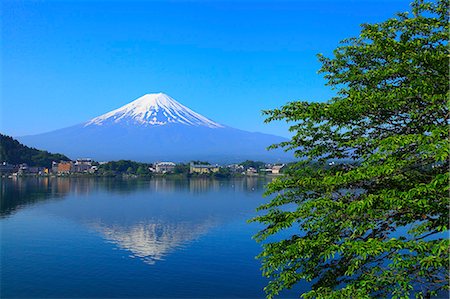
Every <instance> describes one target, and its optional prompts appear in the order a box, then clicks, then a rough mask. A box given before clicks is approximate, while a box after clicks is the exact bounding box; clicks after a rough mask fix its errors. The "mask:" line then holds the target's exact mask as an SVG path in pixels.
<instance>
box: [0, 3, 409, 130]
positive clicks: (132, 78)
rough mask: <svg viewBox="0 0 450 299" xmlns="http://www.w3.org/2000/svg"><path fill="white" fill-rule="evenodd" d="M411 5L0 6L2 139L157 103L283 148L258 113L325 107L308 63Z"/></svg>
mask: <svg viewBox="0 0 450 299" xmlns="http://www.w3.org/2000/svg"><path fill="white" fill-rule="evenodd" d="M409 2H410V1H405V0H384V1H375V0H371V1H368V0H367V1H364V0H360V1H358V0H353V1H349V0H343V1H324V0H310V1H284V2H280V1H265V2H260V1H249V0H248V1H185V2H180V1H166V2H156V1H135V2H129V1H95V2H92V1H8V0H6V1H2V4H1V22H2V24H1V28H2V32H1V38H0V41H1V44H0V46H1V106H0V112H1V115H0V132H1V133H5V134H8V135H13V136H20V135H27V134H35V133H41V132H45V131H50V130H54V129H58V128H62V127H67V126H71V125H74V124H78V123H81V122H84V121H86V120H89V119H90V118H92V117H95V116H97V115H100V114H102V113H105V112H108V111H110V110H112V109H115V108H118V107H120V106H122V105H124V104H126V103H128V102H130V101H132V100H134V99H136V98H137V97H139V96H141V95H143V94H145V93H150V92H165V93H167V94H169V95H170V96H172V97H173V98H175V99H176V100H178V101H179V102H181V103H182V104H184V105H186V106H188V107H190V108H191V109H193V110H195V111H197V112H199V113H201V114H203V115H205V116H207V117H209V118H211V119H213V120H215V121H217V122H220V123H223V124H226V125H229V126H233V127H236V128H240V129H245V130H249V131H260V132H266V133H273V134H277V135H282V136H289V133H288V132H287V126H286V125H284V124H280V123H274V124H269V125H267V124H264V123H263V120H264V118H263V117H262V116H261V110H262V109H271V108H275V107H279V106H281V105H283V104H284V103H286V102H288V101H293V100H298V99H302V100H308V101H326V100H328V99H329V98H330V97H331V96H332V95H333V91H332V90H330V88H329V87H326V86H324V83H325V81H324V80H323V78H322V76H321V75H318V74H317V70H318V69H319V67H320V64H319V63H318V61H317V58H316V54H317V53H324V54H326V55H330V54H331V53H332V50H333V49H334V48H335V47H336V46H337V45H338V42H339V41H340V40H342V39H344V38H347V37H351V36H356V35H357V34H358V33H359V31H360V26H359V25H360V24H361V23H373V22H379V21H383V20H385V19H387V18H389V17H391V16H393V15H394V13H395V12H398V11H407V10H409Z"/></svg>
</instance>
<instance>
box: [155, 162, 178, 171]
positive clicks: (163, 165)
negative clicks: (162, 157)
mask: <svg viewBox="0 0 450 299" xmlns="http://www.w3.org/2000/svg"><path fill="white" fill-rule="evenodd" d="M174 169H175V163H173V162H158V163H156V164H155V170H156V172H157V173H167V172H172V171H173V170H174Z"/></svg>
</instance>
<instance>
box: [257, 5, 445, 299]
mask: <svg viewBox="0 0 450 299" xmlns="http://www.w3.org/2000/svg"><path fill="white" fill-rule="evenodd" d="M448 11H449V1H448V0H443V1H435V2H422V1H415V2H414V3H413V4H412V12H410V13H401V14H398V15H397V16H396V17H395V18H392V19H389V20H387V21H385V22H382V23H379V24H365V25H363V26H362V31H361V34H360V36H359V37H356V38H350V39H347V40H345V41H344V42H342V44H341V45H340V46H339V47H338V48H337V49H336V50H335V51H334V57H333V58H326V57H323V56H319V59H320V61H321V62H322V68H321V70H320V71H321V72H322V73H324V74H325V78H326V79H327V80H328V85H330V86H333V87H334V88H336V89H337V91H338V93H337V96H336V97H335V98H333V99H331V100H330V101H328V102H326V103H312V102H307V101H301V102H292V103H289V104H287V105H285V106H283V107H281V108H280V109H275V110H272V111H267V112H266V114H267V115H268V119H267V121H274V120H285V121H288V122H291V123H294V124H293V125H292V126H291V131H292V132H293V133H295V136H294V137H293V138H292V140H290V141H288V142H284V143H282V144H281V145H278V146H281V147H285V148H289V149H293V150H296V156H297V157H298V158H299V161H300V162H298V163H296V164H295V165H293V166H291V167H290V169H289V170H288V171H287V173H286V175H285V176H283V177H281V178H278V179H276V180H275V181H273V182H272V183H270V184H269V185H268V189H267V194H273V195H274V198H273V199H272V200H271V201H270V202H269V203H268V204H265V205H263V206H261V207H260V211H264V214H262V215H260V216H257V217H255V218H254V219H253V221H258V222H261V223H263V224H264V225H265V228H264V229H263V230H261V231H260V232H259V233H258V234H257V235H256V239H257V240H258V241H261V242H262V241H264V240H266V241H265V243H264V244H263V248H264V249H263V252H262V253H261V254H260V255H259V258H260V259H261V260H262V264H263V268H262V269H263V274H264V275H265V276H266V277H268V278H269V279H270V283H269V284H268V286H267V287H266V288H265V290H266V292H267V294H268V297H269V298H271V297H273V296H275V295H277V294H278V293H279V292H280V291H282V290H283V289H285V288H291V287H292V286H294V285H295V284H297V283H299V282H301V281H308V282H310V283H311V285H312V288H311V289H310V290H309V291H306V292H305V293H303V294H302V297H303V298H305V299H308V298H431V297H433V296H441V295H442V294H444V296H446V295H448V293H447V290H448V289H449V272H448V265H449V239H448V221H449V171H448V170H449V149H450V144H449V134H448V124H449V107H448V102H447V101H448V99H449V84H448V82H449V81H448V80H449V69H448V65H449V48H448V37H449V36H448V32H449V19H448ZM332 160H346V161H348V162H347V163H337V164H336V165H334V166H332V167H325V165H328V162H329V161H332ZM313 162H314V163H315V165H317V163H319V164H320V163H322V165H323V167H311V163H313ZM286 228H291V229H292V230H293V231H294V232H293V233H292V234H291V235H290V237H288V238H285V239H283V240H281V241H278V242H269V241H270V239H269V240H267V238H268V237H270V236H272V235H276V234H278V233H279V232H280V231H281V230H284V229H286Z"/></svg>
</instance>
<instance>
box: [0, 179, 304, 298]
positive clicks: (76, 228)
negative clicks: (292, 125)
mask: <svg viewBox="0 0 450 299" xmlns="http://www.w3.org/2000/svg"><path fill="white" fill-rule="evenodd" d="M266 183H267V180H262V179H256V178H242V179H232V180H210V179H190V180H188V179H179V180H176V179H152V180H147V181H145V180H118V179H86V178H85V179H74V178H70V179H69V178H59V179H57V178H40V179H38V178H29V179H14V180H13V179H3V180H2V181H1V184H0V185H1V201H0V204H1V205H0V233H1V240H0V241H1V247H0V248H1V252H0V257H1V277H0V282H1V285H0V287H1V288H0V292H1V293H0V297H1V298H13V297H27V298H33V297H34V298H49V297H53V298H64V297H72V298H75V297H76V298H93V297H97V298H99V297H103V298H111V297H116V298H128V297H141V298H142V297H143V298H156V297H158V298H161V297H165V298H206V297H207V298H218V297H222V298H263V297H264V292H263V290H262V289H263V287H264V286H265V285H266V284H267V280H266V279H265V278H263V277H262V276H261V271H260V262H259V261H258V260H256V259H255V256H256V255H257V254H258V253H259V252H260V251H261V247H260V245H259V244H257V243H255V241H254V240H252V238H251V237H252V235H254V234H255V233H256V232H257V231H258V229H260V228H261V227H260V226H259V225H258V224H248V223H247V222H246V221H247V220H248V219H249V218H251V217H252V216H254V215H255V208H256V207H257V206H259V205H260V204H262V203H264V202H266V201H267V200H269V199H268V198H263V197H262V193H263V191H264V189H263V187H264V185H265V184H266ZM300 288H301V287H300V286H299V287H298V288H297V289H296V290H291V291H288V292H285V293H283V294H282V296H280V297H298V296H299V294H300V293H301V289H300Z"/></svg>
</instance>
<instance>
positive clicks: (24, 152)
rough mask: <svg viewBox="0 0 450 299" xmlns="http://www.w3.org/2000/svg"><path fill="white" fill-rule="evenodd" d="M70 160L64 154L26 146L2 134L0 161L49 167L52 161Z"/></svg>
mask: <svg viewBox="0 0 450 299" xmlns="http://www.w3.org/2000/svg"><path fill="white" fill-rule="evenodd" d="M61 160H62V161H69V160H70V159H69V158H68V157H66V156H64V155H62V154H52V153H49V152H47V151H42V150H38V149H35V148H32V147H28V146H25V145H23V144H21V143H20V142H19V141H17V140H15V139H14V138H12V137H9V136H6V135H3V134H0V162H7V163H9V164H21V163H26V164H28V165H29V166H40V167H48V168H50V167H51V166H52V161H58V162H59V161H61Z"/></svg>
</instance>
